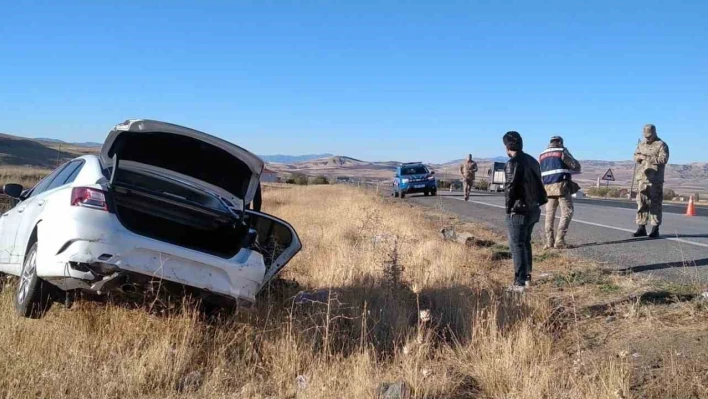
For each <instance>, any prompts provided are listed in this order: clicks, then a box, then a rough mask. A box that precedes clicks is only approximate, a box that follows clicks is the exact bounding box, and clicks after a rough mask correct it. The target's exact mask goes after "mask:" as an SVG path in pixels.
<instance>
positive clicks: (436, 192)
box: [430, 190, 438, 196]
mask: <svg viewBox="0 0 708 399" xmlns="http://www.w3.org/2000/svg"><path fill="white" fill-rule="evenodd" d="M430 195H433V196H435V195H438V190H433V191H431V192H430Z"/></svg>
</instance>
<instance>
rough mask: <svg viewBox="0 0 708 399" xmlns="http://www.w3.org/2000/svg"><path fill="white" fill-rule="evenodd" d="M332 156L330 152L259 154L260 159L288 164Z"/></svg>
mask: <svg viewBox="0 0 708 399" xmlns="http://www.w3.org/2000/svg"><path fill="white" fill-rule="evenodd" d="M331 156H333V155H332V154H307V155H282V154H276V155H259V157H261V159H262V160H264V161H265V162H268V163H283V164H289V163H297V162H306V161H311V160H313V159H320V158H327V157H331Z"/></svg>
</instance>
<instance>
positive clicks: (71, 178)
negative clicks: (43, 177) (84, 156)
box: [64, 161, 84, 184]
mask: <svg viewBox="0 0 708 399" xmlns="http://www.w3.org/2000/svg"><path fill="white" fill-rule="evenodd" d="M77 162H78V163H79V166H78V167H77V168H76V169H74V172H73V173H72V174H70V175H69V177H67V178H66V181H65V182H64V184H70V183H73V182H74V180H76V176H78V175H79V172H81V169H83V167H84V161H77Z"/></svg>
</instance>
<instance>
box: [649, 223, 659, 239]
mask: <svg viewBox="0 0 708 399" xmlns="http://www.w3.org/2000/svg"><path fill="white" fill-rule="evenodd" d="M649 237H651V238H659V226H652V228H651V233H649Z"/></svg>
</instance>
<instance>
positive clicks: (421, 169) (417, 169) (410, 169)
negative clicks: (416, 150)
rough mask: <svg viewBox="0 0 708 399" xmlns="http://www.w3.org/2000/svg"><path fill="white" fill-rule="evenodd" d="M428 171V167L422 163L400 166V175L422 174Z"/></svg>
mask: <svg viewBox="0 0 708 399" xmlns="http://www.w3.org/2000/svg"><path fill="white" fill-rule="evenodd" d="M426 173H428V169H427V168H426V167H425V166H423V165H418V166H406V167H403V168H401V174H402V175H424V174H426Z"/></svg>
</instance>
